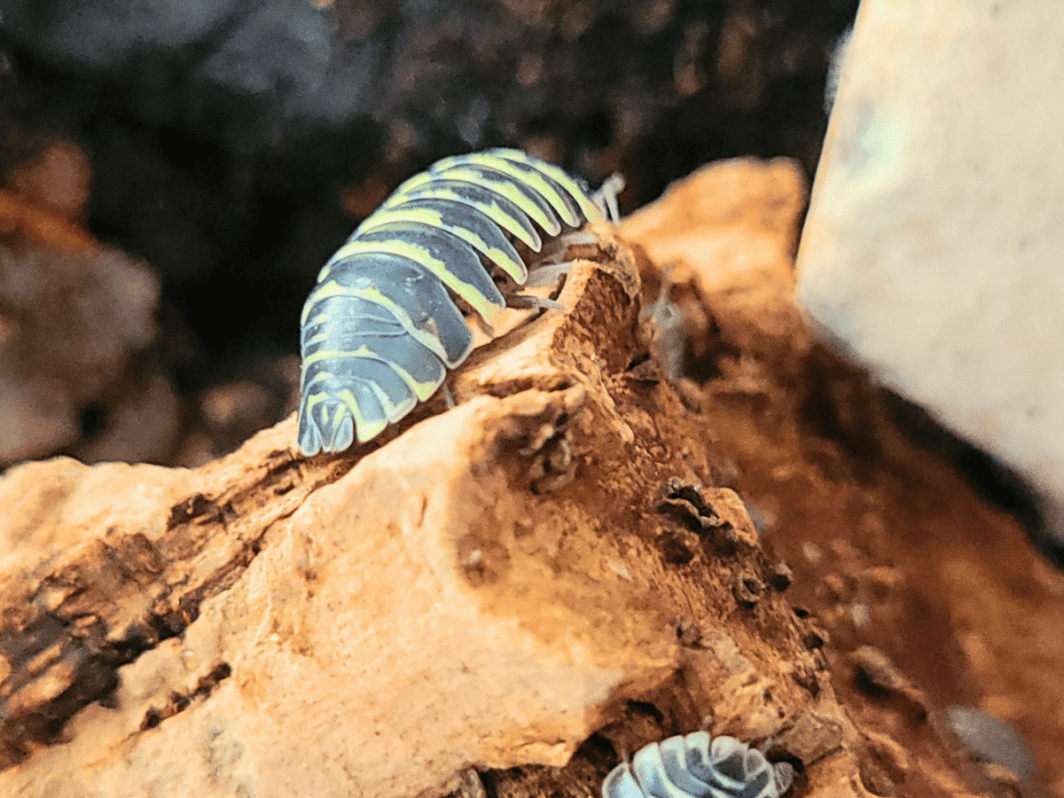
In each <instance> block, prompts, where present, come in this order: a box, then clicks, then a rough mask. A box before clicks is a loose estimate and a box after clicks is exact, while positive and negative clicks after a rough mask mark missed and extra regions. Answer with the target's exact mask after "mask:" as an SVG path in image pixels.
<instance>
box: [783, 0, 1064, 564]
mask: <svg viewBox="0 0 1064 798" xmlns="http://www.w3.org/2000/svg"><path fill="white" fill-rule="evenodd" d="M1062 29H1064V8H1062V7H1060V6H1058V5H1047V6H1043V5H1041V4H1038V3H987V2H980V1H979V0H969V1H968V2H962V3H958V4H953V5H951V6H950V7H949V8H948V9H947V8H946V7H945V6H943V7H941V8H940V9H939V10H937V11H935V12H934V13H929V12H928V10H927V6H926V5H925V4H922V3H919V2H900V3H899V2H892V1H884V2H876V1H875V0H870V2H867V3H865V4H864V6H863V7H862V12H861V16H860V18H859V20H858V24H857V27H856V29H855V31H854V34H853V38H852V41H851V43H850V48H849V54H848V56H847V67H846V73H845V75H844V77H843V79H842V83H841V87H840V91H839V95H838V101H837V103H836V105H835V111H834V116H833V118H832V124H831V128H830V130H829V133H828V138H827V142H826V144H825V147H824V154H823V158H822V161H821V166H820V169H819V172H818V174H817V181H816V186H815V189H814V192H813V200H812V205H811V208H810V212H809V218H808V221H807V223H806V227H805V235H804V238H803V243H802V251H801V253H800V256H799V271H800V275H801V279H800V282H801V286H800V296H801V301H802V304H803V305H804V306H805V307H806V308H807V309H808V310H809V312H810V313H811V314H812V315H813V316H814V317H815V318H816V319H817V321H818V322H819V323H820V324H822V325H823V326H824V327H825V328H826V329H827V330H828V331H830V333H831V334H832V335H833V336H835V337H836V338H837V339H838V341H839V342H840V344H841V345H843V346H844V347H845V348H846V349H847V350H849V351H850V352H852V353H854V354H855V355H856V357H857V358H859V359H860V360H862V361H863V362H865V363H867V364H869V366H870V367H872V368H873V369H874V370H875V373H876V376H877V378H878V379H880V380H881V381H883V382H884V383H885V384H887V385H889V386H890V387H892V388H893V389H895V390H897V391H898V392H900V393H902V394H904V395H905V396H907V397H909V398H910V399H912V400H913V401H915V402H917V403H919V404H920V405H922V406H923V407H926V408H928V409H929V410H930V411H931V412H932V413H933V414H934V415H935V416H936V417H937V418H938V419H939V420H940V421H941V422H942V423H944V424H946V425H947V426H949V427H951V428H952V429H953V430H955V431H956V432H957V433H958V434H960V435H962V436H964V437H965V438H967V439H968V440H970V441H973V442H974V443H975V444H976V445H978V446H979V447H981V448H983V449H985V450H987V451H990V452H992V453H994V454H995V455H996V456H998V457H1000V458H1001V459H1002V460H1004V461H1005V462H1007V463H1008V464H1010V465H1011V466H1012V467H1013V468H1015V469H1016V470H1017V471H1019V472H1021V473H1022V474H1023V475H1024V476H1026V477H1027V478H1028V479H1030V480H1031V481H1032V482H1033V484H1034V485H1035V487H1036V489H1037V490H1038V491H1039V492H1040V493H1041V494H1042V498H1043V500H1044V503H1043V508H1044V510H1045V512H1046V514H1047V516H1048V517H1047V521H1048V527H1049V532H1050V534H1052V535H1054V536H1055V537H1056V538H1057V540H1058V544H1057V545H1058V546H1064V400H1062V397H1064V365H1062V364H1064V343H1062V341H1064V338H1062V336H1061V319H1062V318H1064V271H1062V270H1061V268H1060V251H1061V248H1062V247H1064V162H1062V161H1061V160H1060V159H1059V158H1055V157H1052V156H1051V154H1052V153H1053V152H1055V151H1056V149H1057V142H1058V140H1059V133H1060V126H1061V125H1060V114H1059V112H1058V110H1057V108H1058V105H1059V103H1058V97H1059V93H1060V85H1061V82H1062V81H1064V55H1062V50H1061V47H1060V31H1061V30H1062ZM1035 64H1036V65H1037V68H1032V65H1035Z"/></svg>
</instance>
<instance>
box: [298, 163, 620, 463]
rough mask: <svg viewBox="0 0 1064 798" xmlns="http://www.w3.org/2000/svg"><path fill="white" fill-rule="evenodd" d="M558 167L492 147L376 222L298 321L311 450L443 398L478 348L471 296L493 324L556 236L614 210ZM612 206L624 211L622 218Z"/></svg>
mask: <svg viewBox="0 0 1064 798" xmlns="http://www.w3.org/2000/svg"><path fill="white" fill-rule="evenodd" d="M619 189H620V186H619V185H617V184H616V183H613V182H610V181H608V183H607V185H604V187H603V189H601V190H600V191H599V192H597V193H594V194H592V193H591V192H589V191H588V189H587V187H586V186H585V185H584V184H583V183H582V182H580V181H578V180H576V179H575V178H573V177H570V176H569V175H568V174H566V173H565V172H564V171H563V170H562V169H561V168H559V167H557V166H554V165H553V164H550V163H547V162H546V161H542V160H540V159H538V158H534V157H532V156H530V155H527V154H525V153H523V152H521V151H519V150H511V149H494V150H486V151H484V152H479V153H472V154H469V155H458V156H454V157H450V158H444V159H443V160H441V161H438V162H436V163H435V164H433V165H432V167H430V168H429V170H428V171H426V172H422V173H420V174H417V175H415V176H414V177H411V178H410V179H409V180H407V181H406V182H404V183H403V184H402V185H400V186H399V188H398V189H396V190H395V192H393V193H392V194H391V196H389V197H388V199H386V200H385V202H384V203H383V204H382V205H381V207H380V208H378V209H377V211H375V212H374V213H373V214H371V215H370V216H369V217H367V218H366V219H365V221H363V222H362V224H361V225H359V227H358V228H357V229H356V230H355V232H354V233H353V234H352V235H351V237H350V238H348V240H347V242H346V243H345V244H344V245H343V246H342V247H340V249H339V250H337V252H336V253H335V254H334V255H333V256H332V257H331V258H330V259H329V261H328V262H327V263H326V264H325V266H324V267H322V269H321V272H320V273H319V274H318V280H317V284H316V285H315V286H314V289H313V290H312V291H311V293H310V296H309V297H308V298H307V301H306V303H305V305H304V307H303V315H302V318H301V320H300V343H301V351H302V375H301V387H302V397H301V399H300V404H299V433H298V442H299V448H300V449H301V450H302V452H303V454H305V455H308V456H309V455H313V454H317V453H318V452H323V451H324V452H339V451H343V450H344V449H347V448H348V447H350V446H351V445H352V444H353V443H354V442H355V441H356V440H357V441H359V442H365V441H368V440H370V439H371V438H373V437H375V436H376V435H379V434H380V433H381V432H382V431H383V430H384V429H385V427H387V425H388V424H390V423H394V422H396V421H398V420H400V419H401V418H403V417H404V416H405V415H406V414H407V413H409V412H410V411H411V410H412V409H413V408H414V407H415V406H416V405H417V403H418V402H419V401H424V400H426V399H428V398H429V397H430V396H432V394H433V393H435V391H436V390H437V389H438V388H439V387H440V385H441V384H442V383H443V381H444V378H445V377H446V374H447V370H448V369H454V368H456V367H457V366H459V365H460V364H461V363H462V362H463V361H464V360H465V359H466V358H467V357H468V356H469V353H470V352H471V351H472V348H473V336H472V333H471V332H470V330H469V327H468V324H467V322H466V319H465V316H464V315H463V313H462V311H461V310H460V309H459V305H458V304H456V301H457V302H458V303H461V304H462V305H464V306H465V307H467V308H469V309H471V310H472V311H473V312H475V313H476V314H477V315H478V316H479V317H480V318H481V319H482V320H483V322H484V323H485V324H486V325H488V326H489V327H490V325H491V323H492V321H494V320H495V318H496V317H497V316H498V314H499V313H500V312H501V311H502V309H503V308H504V307H506V299H505V297H504V295H503V292H501V291H500V290H499V286H498V285H497V282H496V279H495V278H496V276H500V278H501V275H505V278H508V279H509V280H510V281H512V283H513V284H516V285H524V284H525V282H526V280H527V279H528V276H529V263H526V261H525V260H524V259H523V258H522V256H521V254H520V253H519V251H518V249H517V246H515V243H518V242H519V243H520V244H521V245H523V247H525V248H526V249H527V251H531V252H533V253H536V252H540V251H541V249H542V248H543V245H544V243H545V240H549V239H553V238H555V237H557V236H559V235H561V234H563V233H564V232H565V231H566V230H567V229H575V228H578V227H581V226H583V224H584V223H585V222H603V221H606V220H607V217H608V216H611V215H613V216H615V211H613V209H614V208H615V207H616V192H617V191H619ZM611 211H612V213H611Z"/></svg>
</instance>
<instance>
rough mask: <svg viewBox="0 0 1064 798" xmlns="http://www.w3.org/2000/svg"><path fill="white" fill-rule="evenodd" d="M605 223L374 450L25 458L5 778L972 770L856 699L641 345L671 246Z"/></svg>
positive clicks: (282, 436) (202, 786) (7, 558)
mask: <svg viewBox="0 0 1064 798" xmlns="http://www.w3.org/2000/svg"><path fill="white" fill-rule="evenodd" d="M784 171H787V170H786V169H784ZM792 173H793V168H791V172H789V174H792ZM799 197H800V194H799ZM799 205H800V199H799V200H798V201H797V202H795V203H794V208H797V207H799ZM784 215H786V212H784ZM788 224H793V213H792V214H791V217H790V221H789V222H788ZM588 241H591V242H592V243H583V244H580V245H579V246H574V248H573V249H572V250H571V251H570V255H571V256H572V257H575V258H579V260H578V261H577V265H576V266H575V268H574V270H573V272H572V274H571V275H570V277H569V279H568V280H567V283H566V286H565V289H564V291H563V293H562V295H561V297H560V300H561V301H562V302H563V303H564V304H565V305H566V306H568V308H569V311H568V312H560V311H549V312H547V313H545V314H544V315H543V316H541V317H540V318H538V319H536V320H534V321H532V322H530V323H528V324H526V325H524V326H521V327H519V328H517V329H516V330H514V331H513V332H511V333H510V334H508V335H506V336H504V337H502V338H500V339H497V340H496V341H495V342H493V343H491V344H489V345H487V346H485V347H483V348H481V349H479V350H478V351H477V352H475V353H474V355H473V356H472V357H471V358H470V361H469V362H468V363H467V365H465V366H464V367H463V368H462V369H461V370H460V371H459V372H458V373H456V375H455V376H454V378H453V385H452V390H453V393H454V395H455V398H456V401H457V406H456V407H454V409H451V410H447V409H446V407H445V403H444V400H443V399H442V398H440V397H437V398H436V399H434V400H432V401H430V402H428V403H427V404H425V405H424V406H422V407H420V408H419V409H418V410H417V411H416V412H415V413H414V414H412V415H411V417H409V418H408V419H406V420H405V421H404V422H403V423H402V424H401V425H399V427H398V428H397V430H395V431H391V432H389V433H387V434H385V435H384V436H382V438H381V439H380V440H377V441H374V442H373V443H372V444H370V445H367V446H364V447H360V448H358V449H357V450H355V451H352V452H349V453H345V454H343V455H339V456H335V457H326V458H315V459H311V460H307V459H303V458H301V457H299V456H297V455H296V454H295V446H294V440H295V430H294V420H293V419H288V420H287V421H285V422H284V423H282V424H280V425H278V426H277V427H275V428H273V429H270V430H267V431H265V432H263V433H261V434H259V435H257V436H256V437H254V438H253V439H251V440H250V441H248V442H247V443H246V444H245V445H244V446H243V447H242V448H241V449H240V450H238V451H237V452H235V453H233V454H232V455H230V456H228V457H226V458H224V459H221V460H218V461H216V462H213V463H210V464H208V465H206V466H203V467H201V468H198V469H195V470H182V469H165V468H159V467H155V466H127V465H117V464H106V465H98V466H95V467H91V468H90V467H87V466H83V465H81V464H79V463H77V462H75V461H72V460H69V459H56V460H51V461H48V462H44V463H36V464H30V465H26V466H23V467H20V468H17V469H15V470H13V471H11V472H10V473H9V474H8V475H7V476H5V477H4V478H3V480H0V532H2V534H3V535H4V538H3V539H2V540H0V580H2V581H0V611H2V615H0V619H2V628H0V655H2V658H0V702H2V704H0V744H2V748H0V751H2V765H3V770H2V772H0V794H4V795H15V794H17V795H21V796H42V798H43V796H55V795H69V796H86V797H87V796H137V795H156V794H159V795H162V794H166V795H170V796H181V795H189V796H192V795H195V796H232V795H239V796H257V797H262V798H268V797H271V796H278V798H280V797H281V796H283V797H284V798H289V796H295V795H300V796H302V795H306V796H311V795H312V796H319V797H320V796H332V795H336V796H341V795H342V796H350V795H367V796H368V795H373V796H396V797H397V798H399V797H400V796H416V795H419V794H424V795H426V796H440V795H444V794H448V793H454V794H461V795H463V796H479V795H489V794H490V795H492V796H503V797H505V796H526V795H527V796H532V795H543V794H554V795H565V796H578V795H579V796H587V795H589V794H595V793H596V792H597V791H598V789H599V785H600V784H601V780H602V778H603V777H604V776H605V774H606V773H607V771H608V770H609V769H610V768H611V767H612V766H613V765H615V764H617V762H618V760H619V757H620V756H624V755H629V756H630V755H631V754H632V753H633V752H634V751H635V750H636V749H637V748H638V747H640V746H642V745H644V744H646V743H647V742H650V741H651V740H654V739H660V738H661V737H664V736H667V735H668V734H673V733H677V732H685V731H692V730H695V729H698V728H701V727H705V728H708V729H709V730H710V731H711V732H712V733H713V734H728V735H731V736H734V737H737V738H739V739H742V740H744V741H747V742H750V743H760V742H762V741H764V742H765V743H766V750H767V751H768V753H769V756H770V758H773V759H777V760H779V759H786V760H788V761H790V762H792V763H793V764H794V765H795V766H796V767H797V768H798V770H799V777H798V780H797V782H796V786H795V788H794V789H795V790H796V791H797V794H823V795H828V794H830V795H866V794H868V793H869V792H870V791H871V792H874V793H876V794H888V793H890V792H891V791H892V790H894V789H895V784H896V783H898V782H901V781H903V780H905V779H907V778H908V779H909V780H910V783H912V782H913V781H915V782H916V783H920V784H924V785H932V786H931V787H930V788H928V789H927V790H925V791H924V793H925V794H935V795H966V794H968V793H967V792H966V790H965V788H964V787H963V782H962V780H961V779H960V777H959V776H958V775H957V772H956V771H955V770H954V769H953V765H952V764H951V761H952V760H950V758H949V754H948V751H947V750H946V749H945V748H944V746H943V745H942V744H941V742H935V741H934V740H932V741H931V742H927V741H924V748H923V750H922V754H921V757H920V758H919V759H918V760H910V759H909V758H908V757H907V756H906V754H905V752H904V751H903V750H902V749H901V748H900V746H899V745H898V744H897V743H896V742H895V741H894V740H893V739H892V738H891V737H890V736H888V735H886V734H883V733H880V732H878V731H876V728H877V721H878V719H879V716H877V715H876V712H878V711H879V710H876V709H874V708H873V709H871V710H868V709H866V710H865V711H864V714H863V715H862V716H861V717H862V725H861V726H860V727H858V726H855V725H854V724H853V722H851V720H850V717H851V714H848V713H847V711H846V710H844V709H843V707H842V706H841V705H840V703H839V701H838V699H837V697H836V694H837V689H836V688H837V685H836V683H835V682H834V681H833V678H832V675H831V672H830V670H829V656H828V655H827V654H826V650H825V638H826V637H827V634H826V632H825V631H824V630H823V628H822V627H821V626H819V625H818V624H817V623H816V622H815V621H814V620H813V619H812V618H811V617H807V615H808V614H807V613H805V612H802V611H798V612H796V611H795V609H793V608H792V607H791V606H790V604H789V603H788V601H787V600H786V598H785V597H784V595H782V591H783V590H785V589H786V588H787V586H788V585H789V583H790V580H791V574H790V571H789V569H788V568H787V567H786V566H784V565H783V564H781V563H779V562H777V561H775V560H774V559H772V558H771V557H769V556H768V555H766V553H765V551H764V550H763V549H762V547H761V543H760V542H759V535H758V532H757V531H756V530H755V527H754V525H753V523H752V522H751V518H750V515H749V514H748V512H747V508H746V506H745V505H744V503H743V501H742V500H741V499H740V497H739V496H738V495H737V494H736V493H735V492H733V491H732V490H730V489H727V488H723V487H714V485H719V484H721V482H723V481H724V479H722V476H721V475H722V470H721V466H720V464H719V460H717V459H714V458H713V457H711V454H710V452H711V449H710V448H709V447H708V446H707V439H708V438H709V437H710V435H709V434H708V433H707V430H706V428H705V422H704V417H703V415H702V414H701V413H700V412H699V411H698V409H697V401H695V399H697V397H696V396H695V395H694V393H695V391H696V389H695V388H694V387H691V386H690V385H688V386H687V387H686V388H684V386H683V385H681V386H680V388H681V390H680V391H676V390H674V388H673V387H672V386H671V385H670V384H669V383H668V382H666V381H665V380H663V379H661V378H660V371H661V368H660V366H659V365H655V363H656V361H655V360H654V359H650V360H648V359H647V356H648V351H649V349H654V348H655V347H654V346H653V344H654V340H651V341H648V337H647V332H646V327H647V325H646V324H644V323H641V321H640V302H639V292H640V281H641V278H640V275H641V273H642V275H643V276H644V277H645V276H653V275H655V270H654V268H653V267H652V265H651V264H650V263H649V261H646V260H645V259H644V258H643V256H641V255H640V254H639V251H638V250H633V249H632V248H631V247H629V246H628V245H627V244H625V243H624V242H623V241H621V240H620V239H618V238H615V237H614V236H613V234H612V233H610V232H609V231H606V230H603V231H598V237H597V239H590V238H589V239H588ZM775 257H780V255H779V253H777V255H776V256H775ZM654 279H657V278H656V277H654ZM643 316H644V321H646V314H643ZM658 343H660V341H659V342H658ZM659 348H660V347H659ZM696 354H697V353H696ZM681 395H683V396H684V400H683V401H682V400H681V398H680V397H681ZM692 408H695V409H692ZM849 700H851V701H854V702H860V701H861V698H860V694H858V693H851V698H850V699H849ZM852 709H853V708H852V707H850V710H851V713H852ZM925 771H927V772H928V773H930V775H926V774H925Z"/></svg>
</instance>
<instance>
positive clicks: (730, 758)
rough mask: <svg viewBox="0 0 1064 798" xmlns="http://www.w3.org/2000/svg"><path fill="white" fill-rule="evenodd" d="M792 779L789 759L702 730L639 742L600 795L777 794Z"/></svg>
mask: <svg viewBox="0 0 1064 798" xmlns="http://www.w3.org/2000/svg"><path fill="white" fill-rule="evenodd" d="M793 780H794V768H793V767H792V766H791V765H790V764H789V763H787V762H780V763H778V764H775V765H773V764H772V763H770V762H769V761H768V760H767V759H765V756H764V754H763V753H762V752H761V751H759V750H757V749H756V748H751V747H750V746H748V745H746V744H745V743H742V742H740V741H739V740H736V739H735V738H734V737H724V736H721V737H716V738H712V739H711V738H710V736H709V733H708V732H705V731H698V732H694V733H692V734H688V735H686V736H684V735H680V736H676V737H670V738H668V739H667V740H662V741H661V742H659V743H651V744H650V745H647V746H644V747H643V748H641V749H640V750H639V751H638V752H637V753H636V755H635V756H634V757H633V758H632V762H631V764H629V763H627V762H625V763H623V764H620V765H618V766H617V767H615V768H614V769H613V770H612V771H610V774H609V775H608V776H606V780H605V781H604V782H603V784H602V798H779V796H781V795H783V793H785V792H786V791H787V790H788V789H790V786H791V783H792V782H793Z"/></svg>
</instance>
